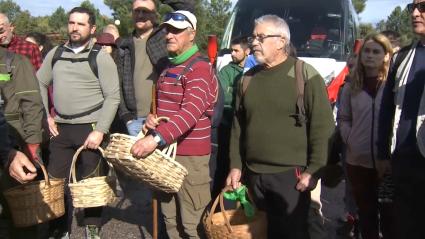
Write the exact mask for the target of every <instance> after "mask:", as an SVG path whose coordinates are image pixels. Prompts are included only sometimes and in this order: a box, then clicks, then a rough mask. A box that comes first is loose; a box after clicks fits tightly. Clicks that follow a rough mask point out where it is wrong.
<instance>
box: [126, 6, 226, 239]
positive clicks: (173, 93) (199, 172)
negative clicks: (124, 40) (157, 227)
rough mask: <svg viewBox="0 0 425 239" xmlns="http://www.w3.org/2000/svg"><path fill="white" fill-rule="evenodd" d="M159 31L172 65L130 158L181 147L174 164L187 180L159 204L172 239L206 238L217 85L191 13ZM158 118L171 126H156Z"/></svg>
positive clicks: (170, 18) (171, 17)
mask: <svg viewBox="0 0 425 239" xmlns="http://www.w3.org/2000/svg"><path fill="white" fill-rule="evenodd" d="M161 27H162V28H163V29H164V31H165V33H166V43H167V50H168V54H169V57H170V63H171V64H170V65H169V67H168V68H166V69H165V70H164V71H163V72H162V73H161V75H160V77H159V79H158V81H157V84H156V95H157V99H156V106H157V108H156V112H157V115H153V114H150V115H148V117H147V120H146V126H147V127H148V129H149V131H148V134H149V135H148V136H147V137H145V138H143V139H140V140H138V141H137V142H136V143H135V144H134V146H133V148H132V149H131V152H132V154H133V155H134V156H135V157H138V158H140V157H145V156H146V155H148V154H150V153H151V152H152V151H153V150H155V148H157V147H160V148H161V147H164V146H166V145H169V144H171V143H173V142H175V141H177V143H178V145H177V156H176V161H177V162H179V163H181V164H182V165H183V166H184V167H185V168H186V169H187V170H188V172H189V175H188V176H187V177H186V179H185V181H184V182H183V185H182V187H181V189H180V191H179V192H177V193H174V194H167V193H158V194H159V195H158V200H159V201H160V203H161V209H162V213H163V215H164V221H165V224H166V229H167V233H168V235H169V237H170V238H181V237H180V234H179V231H178V228H182V229H183V230H184V232H182V233H183V234H187V235H188V238H200V237H202V234H203V230H202V226H201V217H202V214H203V212H204V210H205V207H206V206H207V204H208V203H209V201H210V200H211V197H210V186H209V182H210V180H211V179H210V176H209V167H208V162H209V158H210V153H211V145H210V143H211V117H212V114H213V108H214V104H215V101H216V95H217V87H218V85H217V79H216V77H215V74H214V70H213V68H212V66H211V65H210V64H209V62H208V61H207V60H205V59H204V58H202V57H201V54H200V53H199V50H198V47H197V45H196V44H195V43H194V42H195V35H196V17H195V16H194V15H193V14H192V13H190V12H188V11H175V12H172V13H169V14H167V15H166V16H165V22H164V23H163V24H162V25H161ZM158 116H166V117H169V118H170V120H169V121H168V122H158V121H157V120H156V118H157V117H158ZM142 160H143V159H142ZM177 212H178V213H179V214H177ZM180 223H181V224H180Z"/></svg>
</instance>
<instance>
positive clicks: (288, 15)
mask: <svg viewBox="0 0 425 239" xmlns="http://www.w3.org/2000/svg"><path fill="white" fill-rule="evenodd" d="M343 12H344V11H343V6H342V1H341V0H314V1H312V0H261V1H259V0H240V1H239V3H238V4H237V5H236V6H235V9H234V14H235V19H234V24H233V29H232V30H231V32H232V34H231V36H232V38H233V37H236V36H250V35H252V30H253V29H254V20H255V19H256V18H258V17H260V16H263V15H266V14H274V15H278V16H279V17H281V18H283V19H285V20H286V22H287V23H288V25H289V29H290V31H291V42H292V44H293V45H294V46H295V48H296V50H297V55H298V56H300V57H330V58H335V59H340V58H341V57H342V54H343V41H344V39H343V24H344V16H343Z"/></svg>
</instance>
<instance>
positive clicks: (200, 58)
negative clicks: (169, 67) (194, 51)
mask: <svg viewBox="0 0 425 239" xmlns="http://www.w3.org/2000/svg"><path fill="white" fill-rule="evenodd" d="M200 61H205V62H210V61H209V60H208V59H207V58H205V57H202V56H198V57H195V58H194V59H193V60H191V61H190V62H189V63H188V64H187V65H186V66H185V67H184V69H183V70H182V71H181V72H180V74H179V75H178V76H177V77H176V81H180V80H181V78H182V77H183V76H184V75H186V74H187V73H189V71H190V69H192V66H193V65H195V64H196V63H198V62H200Z"/></svg>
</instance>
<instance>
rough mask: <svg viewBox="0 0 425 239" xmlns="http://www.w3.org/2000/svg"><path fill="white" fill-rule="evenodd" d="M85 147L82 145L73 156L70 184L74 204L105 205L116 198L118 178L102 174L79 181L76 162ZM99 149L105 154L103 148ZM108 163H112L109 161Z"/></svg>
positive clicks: (82, 206)
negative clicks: (115, 190)
mask: <svg viewBox="0 0 425 239" xmlns="http://www.w3.org/2000/svg"><path fill="white" fill-rule="evenodd" d="M84 149H85V148H84V146H81V147H80V148H79V149H78V150H77V152H75V154H74V157H73V158H72V164H71V171H70V173H69V184H68V186H69V190H70V191H71V196H72V205H74V207H76V208H89V207H100V206H105V205H107V204H108V203H111V202H113V201H114V200H115V198H116V196H115V192H114V189H115V188H116V178H115V177H113V176H100V177H92V178H87V179H83V180H81V181H79V182H77V177H76V172H75V164H76V162H77V159H78V156H79V155H80V153H81V152H82V151H83V150H84ZM98 149H99V151H100V152H101V153H102V156H103V155H104V152H103V150H102V149H101V148H98ZM103 157H104V156H103ZM108 165H110V164H109V163H108ZM110 167H111V169H112V170H113V168H112V165H110ZM71 180H72V183H71Z"/></svg>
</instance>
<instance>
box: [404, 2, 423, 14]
mask: <svg viewBox="0 0 425 239" xmlns="http://www.w3.org/2000/svg"><path fill="white" fill-rule="evenodd" d="M416 8H417V9H418V11H419V12H420V13H424V12H425V2H418V3H409V4H407V11H409V13H412V12H413V11H415V9H416Z"/></svg>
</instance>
